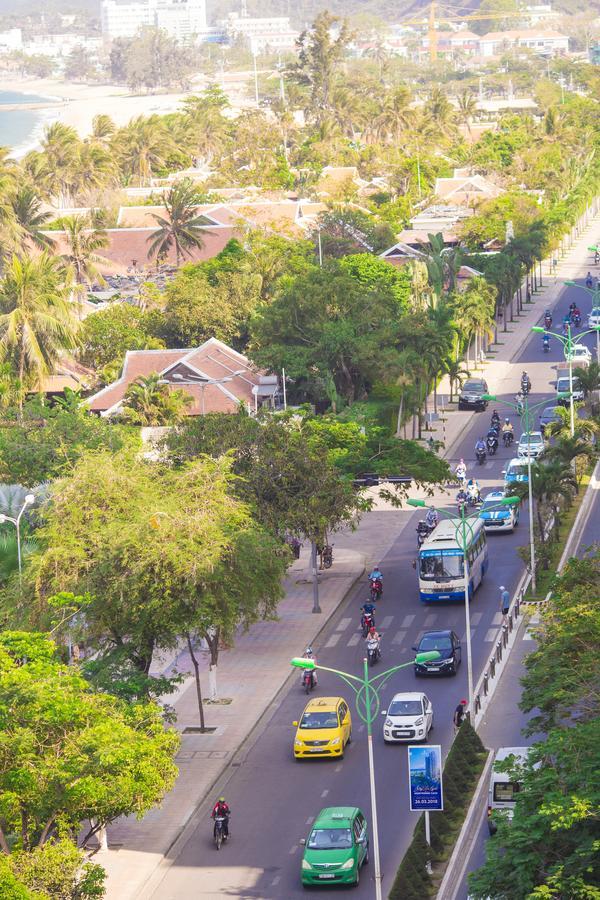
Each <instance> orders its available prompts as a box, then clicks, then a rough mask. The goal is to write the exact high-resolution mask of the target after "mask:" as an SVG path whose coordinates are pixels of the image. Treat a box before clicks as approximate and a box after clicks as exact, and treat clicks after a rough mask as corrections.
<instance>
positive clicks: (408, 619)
mask: <svg viewBox="0 0 600 900" xmlns="http://www.w3.org/2000/svg"><path fill="white" fill-rule="evenodd" d="M415 618H416V616H404V618H403V619H402V625H401V626H400V627H401V628H410V626H411V625H412V623H413V622H414V621H415Z"/></svg>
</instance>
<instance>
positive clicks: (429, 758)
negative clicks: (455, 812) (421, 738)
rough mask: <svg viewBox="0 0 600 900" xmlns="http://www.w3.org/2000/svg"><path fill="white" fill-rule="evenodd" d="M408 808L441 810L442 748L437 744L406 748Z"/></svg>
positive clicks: (414, 810) (442, 805) (414, 809)
mask: <svg viewBox="0 0 600 900" xmlns="http://www.w3.org/2000/svg"><path fill="white" fill-rule="evenodd" d="M408 778H409V783H410V808H411V810H412V811H413V812H423V810H428V809H434V810H443V808H444V797H443V792H442V748H441V747H440V746H439V744H434V745H426V746H424V747H409V748H408Z"/></svg>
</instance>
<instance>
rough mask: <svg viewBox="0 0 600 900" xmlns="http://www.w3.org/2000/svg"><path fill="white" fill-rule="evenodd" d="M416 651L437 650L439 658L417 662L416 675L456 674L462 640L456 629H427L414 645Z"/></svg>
mask: <svg viewBox="0 0 600 900" xmlns="http://www.w3.org/2000/svg"><path fill="white" fill-rule="evenodd" d="M413 650H414V651H415V653H426V652H427V651H429V650H437V652H438V653H439V654H440V655H439V659H434V660H431V662H426V663H417V662H415V675H456V670H457V669H458V667H459V666H460V660H461V649H460V640H459V638H458V635H457V634H456V632H455V631H451V630H450V629H446V630H445V631H426V632H425V633H424V634H423V636H422V638H421V640H420V641H419V643H418V644H415V646H414V647H413Z"/></svg>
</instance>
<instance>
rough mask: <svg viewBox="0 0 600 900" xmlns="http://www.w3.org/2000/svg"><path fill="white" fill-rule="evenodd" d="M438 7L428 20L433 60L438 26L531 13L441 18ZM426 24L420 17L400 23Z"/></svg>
mask: <svg viewBox="0 0 600 900" xmlns="http://www.w3.org/2000/svg"><path fill="white" fill-rule="evenodd" d="M436 7H437V4H436V3H435V2H433V3H432V4H431V6H430V8H429V16H428V18H427V25H428V27H427V37H428V40H429V58H430V59H431V60H435V59H437V36H438V32H437V28H436V25H455V24H456V23H457V22H473V21H475V20H477V19H479V20H482V19H518V18H523V17H524V18H530V17H531V12H496V13H472V14H470V15H468V16H463V15H461V14H460V13H457V14H456V15H447V14H446V15H445V16H444V17H443V18H439V17H437V16H436ZM424 22H425V17H424V16H423V17H420V18H418V19H402V20H401V21H400V24H401V25H423V24H424Z"/></svg>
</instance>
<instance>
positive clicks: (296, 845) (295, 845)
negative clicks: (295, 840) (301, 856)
mask: <svg viewBox="0 0 600 900" xmlns="http://www.w3.org/2000/svg"><path fill="white" fill-rule="evenodd" d="M297 849H298V844H294V846H293V847H292V849H291V850H290V856H292V854H294V853H295V852H296V850H297Z"/></svg>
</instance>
